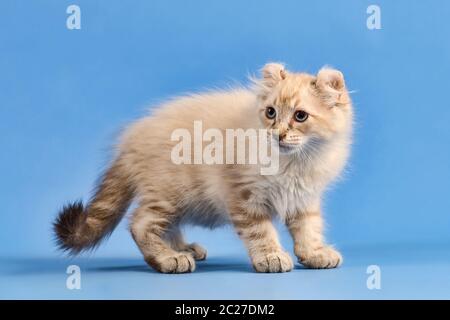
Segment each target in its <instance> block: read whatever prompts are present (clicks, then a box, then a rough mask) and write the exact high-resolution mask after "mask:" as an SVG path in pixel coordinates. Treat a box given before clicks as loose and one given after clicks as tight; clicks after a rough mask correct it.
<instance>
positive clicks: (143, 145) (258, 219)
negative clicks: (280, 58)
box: [54, 63, 353, 273]
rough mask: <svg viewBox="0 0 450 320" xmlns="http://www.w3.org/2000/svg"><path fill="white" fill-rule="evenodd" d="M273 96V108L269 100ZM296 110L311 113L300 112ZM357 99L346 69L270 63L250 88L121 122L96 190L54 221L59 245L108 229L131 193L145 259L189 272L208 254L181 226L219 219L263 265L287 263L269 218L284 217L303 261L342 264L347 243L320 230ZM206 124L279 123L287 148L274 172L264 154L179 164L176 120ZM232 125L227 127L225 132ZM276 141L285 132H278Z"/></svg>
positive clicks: (91, 242) (76, 247)
mask: <svg viewBox="0 0 450 320" xmlns="http://www.w3.org/2000/svg"><path fill="white" fill-rule="evenodd" d="M268 106H273V107H274V108H276V110H277V117H276V119H269V118H268V117H267V116H266V114H265V110H266V108H267V107H268ZM297 110H303V111H305V112H307V113H308V114H309V117H308V119H307V120H306V121H304V122H302V123H299V122H296V121H295V120H294V118H293V117H294V114H295V112H296V111H297ZM352 119H353V112H352V105H351V101H350V97H349V94H348V91H347V89H346V87H345V82H344V78H343V75H342V73H341V72H339V71H337V70H333V69H329V68H325V69H322V70H321V71H320V72H319V73H318V74H317V75H309V74H305V73H293V72H289V71H288V70H285V68H284V66H283V65H281V64H277V63H271V64H268V65H266V66H265V67H264V68H263V70H262V77H261V78H260V79H254V80H253V86H252V87H251V88H240V89H233V90H229V91H217V92H209V93H205V94H195V95H191V96H185V97H181V98H177V99H173V100H171V101H169V102H167V103H165V104H163V105H161V106H160V107H159V108H156V110H155V111H154V112H153V113H152V114H151V115H149V116H147V117H144V118H142V119H140V120H139V121H137V122H135V123H133V124H132V125H130V127H129V128H128V129H127V130H125V132H124V134H123V135H122V137H121V139H120V141H119V148H118V149H119V152H118V155H117V157H116V158H115V159H114V162H113V165H112V166H111V167H110V168H109V169H108V170H107V172H106V174H105V175H104V177H103V179H102V180H101V182H100V184H99V187H98V189H97V190H96V192H95V195H94V197H93V198H92V200H91V201H90V202H89V203H88V204H87V205H86V207H84V206H83V205H82V204H81V203H80V202H76V203H74V204H71V205H68V206H65V207H64V208H63V209H62V210H61V212H60V214H59V217H58V218H57V219H56V221H55V225H54V226H55V227H54V229H55V234H56V236H57V239H58V244H59V247H60V248H61V249H63V250H67V251H69V252H70V253H73V254H76V253H79V252H81V251H82V250H85V249H90V248H93V247H95V246H96V245H98V244H99V243H100V241H101V240H102V239H104V238H105V237H106V236H108V235H109V234H110V233H111V232H112V230H113V229H114V227H115V226H116V225H117V223H118V222H119V221H120V219H121V218H122V216H123V215H124V213H125V211H126V209H127V208H128V205H129V204H130V202H131V201H132V200H133V199H136V200H137V204H138V206H137V208H136V210H135V212H134V213H133V215H132V218H131V224H130V229H131V233H132V236H133V238H134V240H135V241H136V243H137V245H138V247H139V249H140V250H141V252H142V254H143V255H144V258H145V260H146V261H147V262H148V263H149V265H151V266H152V267H154V268H155V269H157V270H159V271H161V272H177V273H178V272H189V271H193V270H194V268H195V262H194V259H201V258H204V257H205V256H206V251H205V250H204V249H202V248H201V247H199V246H198V245H196V244H191V245H189V244H187V243H185V242H184V240H183V238H182V235H181V232H180V226H182V225H184V224H196V225H202V226H206V227H217V226H220V225H223V224H226V223H231V224H233V226H234V227H235V229H236V231H237V233H238V234H239V235H240V237H241V238H242V240H243V241H244V243H245V245H246V247H247V249H248V252H249V255H250V258H251V261H252V263H253V265H254V267H255V269H256V270H257V271H260V272H282V271H289V270H290V269H292V262H291V260H290V257H289V256H288V255H287V254H285V253H284V251H283V249H282V248H281V245H280V244H279V242H278V238H277V235H276V231H275V229H274V228H273V226H272V223H271V220H272V218H273V217H274V216H276V217H279V218H280V219H281V220H282V221H285V222H286V224H287V226H288V227H289V230H290V231H291V234H292V237H293V238H294V243H295V246H296V247H295V248H296V252H295V253H296V255H297V256H298V257H299V261H300V262H301V263H303V264H304V265H306V266H308V267H312V268H326V267H335V266H337V265H339V264H340V263H341V262H342V257H341V256H340V254H339V253H338V252H337V251H336V250H334V249H332V248H331V247H329V246H327V245H326V244H325V242H324V239H323V231H322V218H321V214H320V212H321V198H322V195H323V193H324V191H325V190H326V187H327V186H328V185H329V184H330V183H331V182H333V181H334V180H335V179H336V178H337V177H338V176H339V174H340V173H341V172H342V169H343V168H344V166H345V164H346V161H347V158H348V155H349V150H350V144H351V135H352ZM198 120H201V121H202V124H203V130H206V129H208V128H217V129H218V130H220V131H221V132H225V129H240V128H241V129H244V130H245V129H248V128H253V129H263V128H274V129H278V130H279V131H280V132H282V134H283V139H284V140H283V141H282V142H283V143H285V144H286V145H288V146H293V147H292V148H288V149H289V150H290V151H289V152H284V153H282V154H281V155H280V168H279V172H278V173H277V174H276V175H273V176H262V175H260V174H259V166H258V165H206V164H195V165H177V164H175V163H173V162H172V161H171V157H170V156H171V152H172V149H173V147H174V146H175V145H176V144H177V143H178V142H177V141H172V140H171V135H172V133H173V132H174V130H176V129H179V128H183V129H186V130H188V131H189V132H190V133H191V136H194V132H193V123H194V121H198ZM224 135H225V134H224ZM280 143H281V142H280Z"/></svg>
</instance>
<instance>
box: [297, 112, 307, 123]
mask: <svg viewBox="0 0 450 320" xmlns="http://www.w3.org/2000/svg"><path fill="white" fill-rule="evenodd" d="M308 116H309V114H308V113H307V112H305V111H303V110H298V111H297V112H295V114H294V118H295V121H297V122H305V121H306V119H308Z"/></svg>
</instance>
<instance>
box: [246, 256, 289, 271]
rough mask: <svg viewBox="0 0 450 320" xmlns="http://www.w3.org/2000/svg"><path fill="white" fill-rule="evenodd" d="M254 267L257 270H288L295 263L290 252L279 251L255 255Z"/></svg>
mask: <svg viewBox="0 0 450 320" xmlns="http://www.w3.org/2000/svg"><path fill="white" fill-rule="evenodd" d="M253 267H254V268H255V270H256V271H257V272H288V271H291V270H292V268H293V267H294V263H293V262H292V259H291V257H290V256H289V254H288V253H286V252H284V251H278V252H272V253H268V254H261V255H258V256H256V257H254V258H253Z"/></svg>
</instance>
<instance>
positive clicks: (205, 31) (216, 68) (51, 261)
mask: <svg viewBox="0 0 450 320" xmlns="http://www.w3.org/2000/svg"><path fill="white" fill-rule="evenodd" d="M70 4H77V5H79V6H80V7H81V27H82V28H81V30H68V29H67V28H66V18H67V17H68V15H67V14H66V8H67V6H68V5H70ZM370 4H372V1H360V0H358V1H357V0H353V1H345V2H343V1H339V2H337V1H334V2H333V1H324V0H321V1H256V0H253V1H245V2H243V1H242V2H241V1H237V0H236V1H220V2H219V1H206V0H201V1H199V0H198V1H189V2H187V1H162V0H156V1H154V0H152V1H143V0H142V1H131V2H125V1H118V0H116V1H113V0H108V1H103V0H102V1H50V0H47V1H12V0H9V1H2V2H1V3H0V147H1V153H0V179H1V183H0V195H1V207H0V208H1V209H0V210H1V212H0V257H2V258H1V259H0V282H3V283H0V284H5V283H9V284H10V285H8V286H7V288H6V286H5V285H1V286H0V287H1V288H0V297H4V298H18V297H39V298H46V297H54V298H55V297H56V298H92V297H97V298H108V297H121V298H129V297H134V298H183V297H185V298H188V297H191V298H197V297H198V298H202V297H210V298H229V297H237V298H239V297H240V298H264V297H265V298H316V297H322V298H341V297H342V298H343V297H350V298H392V297H397V298H398V297H400V298H407V297H435V298H442V297H447V298H449V297H450V289H449V288H450V276H448V275H446V273H445V270H447V271H448V270H449V268H450V254H449V246H448V244H450V232H449V231H450V212H449V211H450V210H449V208H450V197H449V190H450V168H449V163H450V148H449V142H450V126H449V125H448V123H449V121H450V105H449V102H448V92H449V89H450V82H449V74H450V59H449V58H450V41H449V40H448V39H449V36H450V32H449V31H450V26H449V23H448V18H449V17H450V3H449V2H448V1H444V0H441V1H438V0H435V1H431V2H425V1H421V2H419V1H414V2H412V1H406V0H403V1H376V2H375V4H377V5H379V6H380V7H381V21H382V29H381V30H369V29H367V27H366V19H367V17H368V15H367V14H366V9H367V7H368V5H370ZM268 61H283V62H285V63H286V64H287V66H288V68H291V69H293V70H299V71H307V72H311V73H315V72H317V70H318V69H320V67H322V66H323V65H325V64H328V65H332V66H334V67H336V68H338V69H340V70H341V71H343V73H344V75H345V77H346V81H347V86H348V87H349V88H350V89H351V90H354V93H353V95H352V97H353V101H354V106H355V112H356V128H355V143H354V148H353V155H352V159H351V163H350V165H349V167H348V170H347V173H346V175H345V177H344V179H343V181H342V182H340V183H339V184H337V185H336V186H335V187H334V188H333V189H332V190H331V191H330V192H329V194H328V196H327V198H326V205H325V209H326V210H325V211H326V213H325V215H326V218H327V223H328V225H329V231H328V232H327V235H328V238H329V239H330V241H331V242H332V243H335V244H336V245H337V246H338V247H339V248H341V249H342V250H343V253H344V256H345V257H346V258H347V259H346V263H345V264H344V266H343V267H342V268H341V269H338V270H327V271H310V270H304V269H299V268H297V269H296V270H294V272H292V273H290V274H285V275H256V274H253V273H250V272H251V269H250V267H249V265H248V260H247V258H246V254H245V250H244V248H243V246H242V244H241V243H240V241H239V240H238V239H237V237H236V236H235V235H234V233H233V231H232V230H231V229H230V228H225V229H221V230H216V231H213V232H211V231H204V230H200V229H189V230H187V235H188V238H189V239H191V240H193V241H199V242H203V244H205V246H206V247H207V248H208V250H209V253H210V256H211V259H210V260H209V261H206V262H203V263H202V264H200V265H199V267H198V269H199V272H198V273H197V274H193V275H181V276H176V277H172V278H170V276H169V277H168V276H165V275H160V274H156V273H154V272H152V271H150V270H149V269H147V268H146V267H145V264H144V263H143V262H142V260H141V258H140V254H139V252H138V250H137V249H136V247H135V245H134V243H133V241H132V239H131V237H130V236H129V234H128V231H127V230H126V226H127V222H126V221H125V220H126V219H125V220H124V221H123V223H122V224H121V225H120V226H119V227H118V228H117V230H116V231H115V233H114V234H113V235H112V237H111V238H110V240H109V241H108V242H107V243H106V244H105V245H103V246H102V247H100V248H99V249H98V250H97V252H96V253H95V254H92V255H91V256H92V257H91V258H90V259H88V260H84V258H81V259H78V260H65V259H64V258H63V257H62V255H61V254H59V253H57V252H56V251H55V249H54V245H53V242H52V236H51V222H52V220H53V219H54V217H55V215H56V212H57V210H58V208H59V207H60V206H61V205H62V204H63V203H65V202H67V201H71V200H74V199H78V198H80V197H83V198H84V199H87V198H88V196H89V192H90V190H91V189H92V188H93V186H94V181H95V179H96V177H97V175H98V172H99V170H100V169H101V168H102V166H103V165H104V164H105V163H106V161H107V159H108V155H109V151H108V149H109V147H110V146H111V145H113V144H114V141H115V139H116V137H117V135H118V134H119V133H120V130H121V128H123V127H124V126H125V125H126V124H127V123H129V122H130V121H133V120H134V119H137V118H139V117H140V116H142V115H144V114H145V113H146V110H147V109H148V108H149V107H151V106H152V105H154V104H155V103H158V102H160V101H163V100H164V99H165V98H168V97H170V96H172V95H177V94H180V93H185V92H192V91H195V92H197V91H201V90H203V89H207V88H212V87H223V86H227V85H229V84H230V83H231V84H234V83H244V84H245V83H246V81H247V80H246V77H247V75H249V74H253V73H256V72H257V70H258V69H259V68H260V67H261V66H262V65H264V64H265V63H266V62H268ZM280 232H281V234H282V238H283V242H284V243H285V246H286V247H287V248H288V249H291V246H292V245H291V243H290V240H289V238H288V236H287V234H286V230H284V228H282V227H280ZM73 261H75V262H73ZM69 263H76V264H80V265H82V266H85V267H84V268H85V269H87V270H91V272H87V275H86V277H90V278H89V279H90V280H89V282H87V281H88V280H85V283H90V284H91V287H89V285H88V284H86V286H88V287H87V289H86V286H85V287H84V289H83V290H82V291H80V292H76V293H74V292H73V291H69V290H66V289H65V288H64V283H65V277H66V275H65V273H64V272H65V267H66V266H67V265H68V264H69ZM208 263H209V264H208ZM369 264H377V265H380V266H381V267H382V270H384V271H383V272H384V273H383V274H384V275H385V276H384V277H383V279H384V280H383V281H386V282H387V283H386V285H385V286H384V288H383V289H382V290H379V291H376V292H375V291H370V290H367V288H366V287H365V281H366V277H367V275H366V274H365V270H366V267H367V266H368V265H369ZM202 270H203V271H211V272H207V273H205V272H201V271H202ZM115 271H122V272H115ZM141 271H142V272H141ZM124 276H126V277H128V278H127V279H128V280H125V281H124ZM121 277H122V278H121ZM196 277H197V278H196ZM227 277H229V279H230V281H234V279H236V278H238V277H241V278H239V279H240V281H241V283H242V285H241V286H244V287H245V288H246V289H242V288H240V289H238V288H236V287H233V286H231V285H230V284H228V286H227V285H225V284H224V283H225V282H224V281H223V280H224V279H228V278H227ZM261 277H263V278H261ZM120 279H121V280H122V282H120V281H121V280H120ZM389 279H390V280H389ZM297 280H298V281H297ZM102 281H105V283H109V285H110V286H111V288H109V287H108V286H107V285H106V287H105V286H104V285H103V282H102ZM146 281H148V282H149V284H148V286H147V284H146ZM198 281H200V282H201V283H205V284H207V283H211V284H214V283H217V284H218V285H219V283H221V285H222V286H225V287H223V288H221V289H220V290H213V289H211V290H212V291H211V292H210V291H208V290H206V291H203V293H201V294H200V293H199V294H198V295H195V294H194V295H193V294H192V292H191V291H192V290H191V289H192V288H193V287H194V285H195V283H198ZM202 281H203V282H202ZM388 281H390V282H388ZM30 283H31V285H30ZM41 283H45V286H44V287H45V288H44V287H43V286H42V285H40V284H41ZM127 283H129V285H127ZM292 283H296V285H295V287H291V284H292ZM383 283H385V282H383ZM191 284H192V285H191ZM177 286H178V287H177ZM265 286H269V287H265ZM302 286H303V287H302ZM57 288H58V289H57ZM419 288H420V290H419ZM127 289H129V290H127ZM119 292H120V293H119ZM202 294H203V295H204V296H203V295H202Z"/></svg>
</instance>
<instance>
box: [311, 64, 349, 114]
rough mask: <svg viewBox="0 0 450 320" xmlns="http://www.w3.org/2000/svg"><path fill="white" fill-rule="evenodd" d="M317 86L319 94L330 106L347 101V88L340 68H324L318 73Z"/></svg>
mask: <svg viewBox="0 0 450 320" xmlns="http://www.w3.org/2000/svg"><path fill="white" fill-rule="evenodd" d="M315 87H316V89H317V91H318V93H319V95H320V96H321V97H322V98H323V99H324V100H325V102H326V103H327V104H328V105H329V106H330V107H332V106H335V105H336V104H340V103H345V102H344V100H345V96H346V92H347V90H346V88H345V81H344V75H343V74H342V72H340V71H339V70H335V69H331V68H322V69H320V71H319V72H318V73H317V76H316V80H315Z"/></svg>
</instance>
